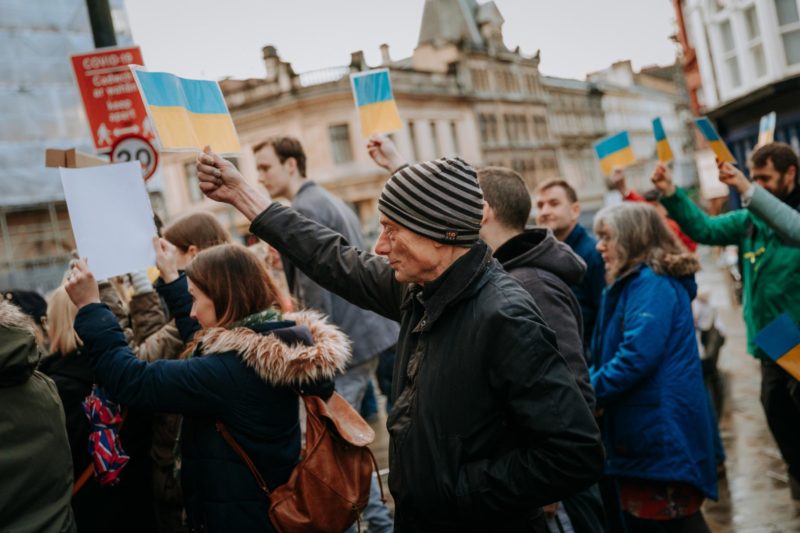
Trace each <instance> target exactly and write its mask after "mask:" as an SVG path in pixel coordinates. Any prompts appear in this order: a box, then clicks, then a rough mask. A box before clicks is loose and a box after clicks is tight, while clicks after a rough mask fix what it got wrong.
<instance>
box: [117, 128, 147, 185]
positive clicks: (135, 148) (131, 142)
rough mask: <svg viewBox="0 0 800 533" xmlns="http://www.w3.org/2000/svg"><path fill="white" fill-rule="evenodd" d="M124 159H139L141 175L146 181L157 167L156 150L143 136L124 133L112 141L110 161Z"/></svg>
mask: <svg viewBox="0 0 800 533" xmlns="http://www.w3.org/2000/svg"><path fill="white" fill-rule="evenodd" d="M126 161H139V163H141V165H142V175H143V176H144V180H145V181H147V180H148V179H150V177H151V176H152V175H153V173H155V171H156V168H157V167H158V152H156V149H155V148H153V145H152V144H150V142H149V141H148V140H147V139H145V138H144V137H140V136H139V135H126V136H125V137H120V138H119V139H117V142H116V143H114V147H113V148H112V149H111V162H112V163H125V162H126Z"/></svg>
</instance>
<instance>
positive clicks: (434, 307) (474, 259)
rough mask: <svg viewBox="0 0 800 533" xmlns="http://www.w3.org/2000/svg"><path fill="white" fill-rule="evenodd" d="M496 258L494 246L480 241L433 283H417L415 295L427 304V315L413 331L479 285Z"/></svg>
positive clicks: (426, 325) (429, 323)
mask: <svg viewBox="0 0 800 533" xmlns="http://www.w3.org/2000/svg"><path fill="white" fill-rule="evenodd" d="M493 262H494V259H493V258H492V250H491V248H489V246H488V245H487V244H486V243H484V242H483V241H478V242H477V243H476V244H475V245H474V246H473V247H472V248H471V249H470V250H469V252H467V253H466V254H464V255H463V256H461V257H459V258H458V259H457V260H456V262H455V263H453V264H452V265H451V266H450V268H448V269H447V270H446V271H445V272H444V273H443V274H442V275H441V276H439V278H437V279H436V280H434V281H433V282H432V283H431V284H430V285H426V286H425V287H420V286H415V287H414V288H413V289H412V291H413V292H414V294H413V295H414V298H415V299H416V300H418V301H419V302H420V303H421V304H422V306H423V307H424V308H425V315H424V316H423V318H422V320H420V322H419V324H418V325H417V327H416V328H414V331H416V332H420V331H426V330H428V329H430V327H431V326H432V325H433V323H434V322H436V320H438V319H439V317H441V316H442V313H443V312H444V310H445V309H447V307H449V306H450V305H452V304H454V303H455V302H457V301H459V300H460V299H462V298H464V297H466V296H469V295H470V294H472V293H473V292H474V291H475V290H476V289H478V288H479V287H480V285H481V284H480V279H481V277H482V276H483V274H484V273H485V272H486V270H487V269H488V268H489V266H490V265H491V264H492V263H493Z"/></svg>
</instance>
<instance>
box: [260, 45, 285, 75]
mask: <svg viewBox="0 0 800 533" xmlns="http://www.w3.org/2000/svg"><path fill="white" fill-rule="evenodd" d="M261 53H262V57H263V58H264V67H265V68H266V70H267V75H266V77H265V79H266V80H267V81H275V80H276V79H278V65H280V63H281V58H280V57H279V56H278V50H277V49H276V48H275V47H274V46H272V45H267V46H265V47H264V48H262V49H261Z"/></svg>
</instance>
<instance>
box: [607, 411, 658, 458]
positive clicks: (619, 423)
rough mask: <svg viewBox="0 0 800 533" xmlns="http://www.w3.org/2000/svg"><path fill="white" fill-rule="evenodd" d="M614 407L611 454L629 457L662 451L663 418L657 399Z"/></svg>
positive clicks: (655, 454)
mask: <svg viewBox="0 0 800 533" xmlns="http://www.w3.org/2000/svg"><path fill="white" fill-rule="evenodd" d="M614 411H615V412H614V413H613V415H612V424H611V431H612V434H611V439H610V440H611V445H612V448H613V455H616V456H619V457H625V458H631V459H633V458H647V457H659V456H661V455H663V453H664V429H665V421H664V419H663V415H662V414H661V412H660V409H659V405H658V404H657V403H652V404H636V405H619V406H617V407H616V408H615V409H614Z"/></svg>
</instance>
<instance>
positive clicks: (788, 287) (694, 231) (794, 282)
mask: <svg viewBox="0 0 800 533" xmlns="http://www.w3.org/2000/svg"><path fill="white" fill-rule="evenodd" d="M661 203H662V204H664V207H666V208H667V211H668V212H669V216H670V217H671V218H672V219H673V220H675V222H677V223H678V224H679V225H680V227H681V230H683V231H684V232H685V233H686V234H687V235H689V237H691V238H692V239H694V240H695V241H697V242H699V243H703V244H712V245H718V246H726V245H730V244H735V245H737V246H739V253H740V254H741V256H742V263H743V265H744V266H743V272H742V280H743V283H744V290H743V292H742V293H743V297H742V304H743V314H744V321H745V324H746V326H747V344H748V351H749V352H750V353H751V354H752V355H754V356H756V357H758V358H760V359H769V357H768V356H767V355H766V354H765V353H764V352H763V351H762V350H761V349H760V348H758V347H757V346H756V345H755V338H756V335H757V334H758V332H759V331H761V330H762V329H763V328H764V326H766V325H767V324H769V323H770V322H772V321H773V320H775V319H776V318H777V317H778V316H779V315H781V314H783V313H785V312H788V313H789V314H790V315H791V317H792V318H793V319H794V321H795V322H800V248H797V247H793V246H789V245H787V244H785V243H784V242H783V241H782V240H781V239H780V237H779V236H778V234H777V233H775V231H774V230H773V229H771V228H770V227H769V226H768V225H767V224H766V222H764V221H763V220H762V219H761V218H759V217H758V216H756V215H755V214H753V213H752V212H750V211H748V210H747V209H739V210H737V211H732V212H730V213H725V214H723V215H719V216H715V217H711V216H709V215H707V214H706V213H704V212H703V211H702V210H701V209H700V208H699V207H697V206H696V205H695V204H694V202H692V201H691V200H690V199H689V197H688V196H687V195H686V192H685V191H684V190H683V189H681V188H678V190H677V192H676V193H675V194H673V195H672V196H668V197H665V198H662V199H661Z"/></svg>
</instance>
